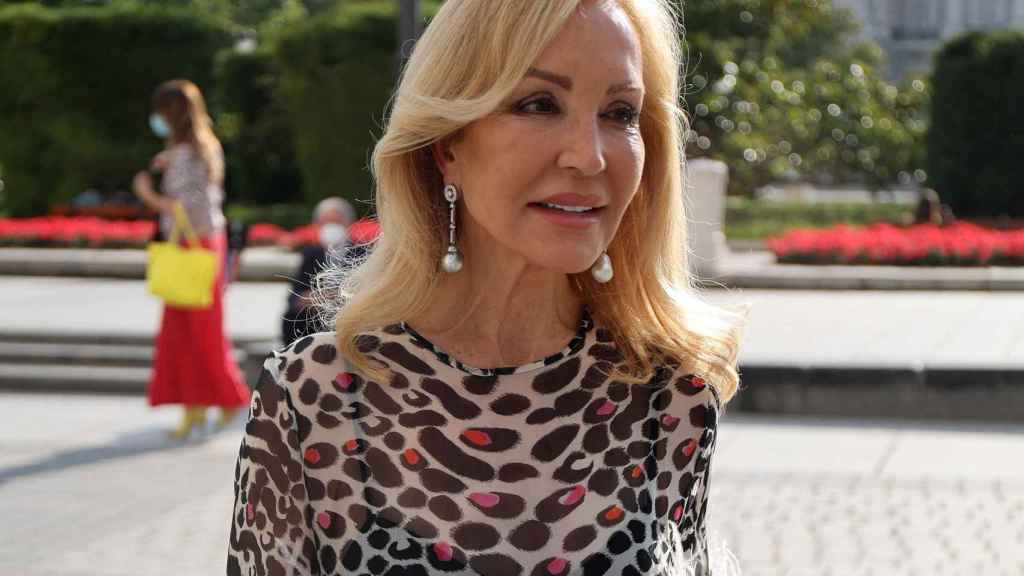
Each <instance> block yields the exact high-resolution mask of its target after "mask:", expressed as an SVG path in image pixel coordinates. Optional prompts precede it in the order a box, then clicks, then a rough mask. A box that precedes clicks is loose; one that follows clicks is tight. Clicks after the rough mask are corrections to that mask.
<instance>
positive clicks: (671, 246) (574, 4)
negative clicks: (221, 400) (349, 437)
mask: <svg viewBox="0 0 1024 576" xmlns="http://www.w3.org/2000/svg"><path fill="white" fill-rule="evenodd" d="M582 1H583V0H561V1H558V2H537V1H536V0H520V1H506V2H481V1H480V0H448V1H447V2H445V3H444V5H443V6H442V8H441V9H440V11H439V12H438V13H437V16H436V17H435V18H434V19H433V21H432V22H431V24H430V26H429V27H428V28H427V30H426V31H425V33H424V35H423V37H422V38H421V39H420V40H419V42H418V43H417V44H416V47H415V49H414V51H413V53H412V56H411V58H410V60H409V62H408V65H407V66H406V68H405V71H404V74H403V76H402V79H401V81H400V83H399V86H398V89H397V92H396V93H395V95H394V98H393V101H392V109H391V114H390V117H389V119H388V122H387V129H386V131H385V133H384V136H383V137H382V138H381V140H380V141H379V142H378V143H377V146H376V148H375V149H374V153H373V166H372V168H373V172H374V175H375V177H376V183H377V190H376V202H377V213H378V217H379V220H380V225H381V235H380V237H379V239H378V240H377V241H376V244H375V246H374V247H373V248H372V251H371V252H370V255H369V256H368V257H367V259H366V260H365V261H364V262H362V263H358V264H356V265H354V266H352V267H349V268H335V269H333V270H327V271H325V272H324V273H323V274H321V276H320V277H319V278H318V280H317V282H318V288H319V290H318V292H319V293H320V297H321V301H322V303H324V304H326V305H327V308H326V310H327V315H328V316H327V317H326V318H325V319H326V320H328V322H330V320H333V321H334V326H335V329H336V331H337V335H338V340H339V346H340V350H341V353H342V355H343V356H344V357H345V358H346V359H347V360H348V361H349V362H350V363H351V364H353V365H354V366H355V367H356V368H358V369H362V370H364V371H366V372H368V373H371V374H376V373H377V371H378V370H379V367H378V366H377V365H375V364H374V363H373V362H372V361H370V359H368V358H367V357H365V356H363V355H362V354H361V353H360V352H359V351H358V348H357V337H358V336H359V334H360V333H363V332H365V331H368V330H372V329H374V328H379V327H380V326H384V325H388V324H393V323H396V322H399V321H402V320H406V319H408V318H412V317H416V316H417V315H419V314H421V313H422V312H423V311H424V310H426V308H427V306H429V305H430V303H431V301H432V298H433V296H434V294H435V289H436V288H437V286H438V284H439V276H440V274H441V272H440V271H439V266H438V264H439V262H440V260H441V256H442V254H443V252H444V250H445V245H444V242H445V240H446V238H447V236H446V234H445V233H446V229H447V222H446V218H447V205H446V204H445V203H444V201H443V198H442V194H441V190H442V186H443V182H442V177H441V174H440V172H439V170H438V168H437V166H436V164H435V162H434V160H433V157H432V154H431V151H430V146H431V144H433V143H435V142H437V141H439V140H441V139H443V138H445V137H447V136H450V135H452V134H454V133H456V132H458V131H459V130H460V129H461V128H463V127H464V126H466V125H467V124H469V123H471V122H473V121H475V120H477V119H480V118H482V117H484V116H487V115H488V114H490V113H492V112H493V111H494V110H495V109H496V108H497V107H498V105H499V103H500V102H502V101H503V100H504V99H505V98H506V97H507V96H508V94H509V93H510V92H511V91H512V90H513V89H514V88H515V87H516V86H517V84H518V83H519V82H520V80H521V79H522V78H523V77H524V76H525V74H526V72H527V70H528V69H529V67H530V66H531V65H532V64H533V62H534V61H535V60H536V59H537V58H538V56H539V55H540V53H541V51H542V50H543V49H544V47H545V46H547V45H548V44H549V43H550V42H551V41H552V39H553V38H554V37H555V36H556V35H557V34H558V32H559V31H560V30H561V28H562V27H563V26H564V24H565V23H566V22H567V21H568V20H569V18H570V17H571V16H572V15H573V14H574V12H575V11H576V10H577V9H578V7H579V5H580V4H581V2H582ZM617 4H618V5H619V6H621V8H622V9H623V10H624V12H625V13H626V14H627V15H628V17H629V19H630V20H631V22H632V24H633V28H634V30H635V32H636V34H637V36H638V37H639V41H640V45H641V50H642V56H643V68H644V70H643V74H644V85H645V89H646V97H645V102H644V105H643V112H642V116H641V118H640V129H641V131H642V135H643V138H644V142H645V144H646V164H645V167H644V171H643V175H642V178H641V184H640V188H639V190H638V191H637V194H636V196H635V199H634V200H633V201H632V203H631V204H630V206H629V208H628V209H627V211H626V213H625V215H624V217H623V219H622V223H621V225H620V227H619V229H618V231H617V233H616V235H615V237H614V239H613V240H612V242H611V244H610V246H609V247H608V255H609V256H610V257H611V259H612V261H613V262H614V266H615V277H614V279H613V280H612V281H611V282H609V283H608V284H605V285H602V284H598V283H597V282H595V281H594V280H593V278H592V277H591V276H590V274H589V273H586V272H585V273H581V274H575V275H573V278H574V280H575V285H576V286H577V288H578V289H579V291H580V294H581V297H582V298H583V300H584V302H585V303H586V304H587V306H588V307H589V309H590V310H591V311H592V313H593V315H594V316H595V318H596V319H597V320H598V322H599V324H603V325H604V326H606V327H607V328H608V329H609V330H610V331H611V332H612V334H613V335H614V338H615V340H616V344H617V346H618V347H619V349H620V350H621V351H622V353H623V355H624V357H625V360H626V361H625V365H626V366H627V367H628V373H627V374H619V375H618V376H620V377H625V378H626V379H628V380H630V381H633V382H642V381H646V380H647V379H649V378H650V377H651V376H652V375H653V373H654V370H655V369H656V364H657V363H658V362H660V361H663V360H665V359H666V356H667V357H668V358H672V359H677V360H678V361H680V362H682V363H683V365H684V366H685V367H686V368H688V369H691V370H693V371H695V372H698V373H701V374H703V375H704V377H705V378H706V379H707V380H708V382H709V383H711V385H712V386H713V387H714V388H715V389H716V391H717V392H718V393H719V396H720V397H721V398H722V399H723V401H725V400H728V399H729V398H731V397H732V396H733V394H734V393H735V391H736V388H737V382H738V375H737V372H736V366H735V365H736V358H737V349H738V344H739V327H740V325H741V323H742V317H741V315H740V314H737V313H733V312H727V311H725V310H722V309H719V308H717V307H714V306H711V305H710V304H708V303H706V302H704V301H703V300H702V299H701V298H700V297H699V296H698V293H697V291H696V289H695V288H694V285H693V279H692V278H691V276H690V273H689V272H688V269H687V257H686V244H685V242H686V223H685V219H684V214H683V180H682V174H683V172H682V170H683V166H682V162H683V147H682V140H681V134H683V133H685V132H684V129H683V126H685V125H687V121H686V117H685V114H684V113H683V112H682V110H681V109H680V108H679V105H678V103H679V96H680V94H679V68H680V49H679V44H680V30H679V28H678V26H677V19H676V17H675V14H674V12H673V9H672V7H671V5H670V3H669V1H668V0H617ZM327 295H329V296H327Z"/></svg>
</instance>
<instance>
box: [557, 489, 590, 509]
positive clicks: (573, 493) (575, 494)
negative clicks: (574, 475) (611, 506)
mask: <svg viewBox="0 0 1024 576" xmlns="http://www.w3.org/2000/svg"><path fill="white" fill-rule="evenodd" d="M586 493H587V489H586V488H584V487H583V485H582V484H577V485H576V486H573V488H572V490H570V491H569V492H567V493H566V494H565V496H562V497H561V498H560V499H559V500H558V502H559V504H561V505H562V506H572V505H573V504H575V503H577V502H579V501H580V500H582V499H583V495H584V494H586Z"/></svg>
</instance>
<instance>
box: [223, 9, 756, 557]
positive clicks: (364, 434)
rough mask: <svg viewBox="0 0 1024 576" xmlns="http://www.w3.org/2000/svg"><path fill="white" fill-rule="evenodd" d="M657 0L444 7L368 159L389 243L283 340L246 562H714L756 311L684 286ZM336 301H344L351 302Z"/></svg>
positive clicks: (249, 453) (264, 386)
mask: <svg viewBox="0 0 1024 576" xmlns="http://www.w3.org/2000/svg"><path fill="white" fill-rule="evenodd" d="M675 21H676V20H675V18H674V17H673V14H672V13H671V11H670V9H669V6H668V2H659V1H655V0H618V1H612V0H604V1H595V0H560V1H553V2H536V1H535V0H507V1H504V2H481V1H480V0H448V1H447V2H446V3H445V4H444V6H443V7H442V8H441V10H440V12H439V13H438V14H437V16H436V17H435V18H434V20H433V21H432V23H431V24H430V26H429V28H428V29H427V30H426V32H425V34H424V36H423V37H422V39H421V40H420V41H419V43H418V44H417V46H416V48H415V50H414V52H413V54H412V57H411V59H410V61H409V64H408V67H407V69H406V70H405V73H404V76H403V78H402V80H401V83H400V86H399V88H398V90H397V93H396V95H395V99H394V103H393V108H392V110H391V114H390V118H389V121H388V125H387V129H386V132H385V134H384V136H383V138H382V139H381V140H380V142H379V143H378V145H377V147H376V149H375V151H374V158H373V166H374V172H375V176H376V179H377V210H378V214H379V217H380V223H381V226H382V234H381V238H380V239H379V241H377V243H376V245H375V247H374V248H373V250H372V252H371V254H370V256H369V257H368V259H367V260H366V261H365V262H363V263H362V264H361V265H360V266H357V267H355V268H354V269H339V270H335V271H332V272H328V273H326V274H324V275H323V276H322V277H321V288H322V294H324V295H328V302H327V303H328V304H334V307H335V310H334V311H333V312H331V314H332V317H333V319H334V321H335V327H336V332H335V333H328V334H317V335H312V336H307V337H305V338H303V339H300V340H298V341H297V342H295V343H294V344H293V345H291V346H290V347H288V348H286V349H284V350H282V351H280V352H278V353H275V355H274V357H273V358H271V359H269V360H268V361H267V363H266V367H265V371H264V373H263V376H262V379H261V381H260V383H259V386H258V390H257V392H256V394H255V396H254V399H253V402H252V404H251V413H250V417H249V421H248V425H247V428H246V435H245V438H244V440H243V443H242V446H241V450H240V454H239V460H238V466H237V469H236V476H235V494H236V498H235V507H234V515H233V517H232V531H231V539H230V545H229V557H228V574H388V575H394V574H417V575H419V574H438V575H440V574H482V575H493V576H506V575H509V576H512V575H523V576H538V575H548V576H561V575H567V574H573V575H588V576H589V575H597V574H608V575H615V576H619V575H623V574H626V575H631V574H670V573H671V574H683V573H698V574H706V573H707V571H708V555H707V551H706V549H707V546H706V542H707V537H706V531H705V526H704V517H705V511H706V509H707V508H706V503H707V497H708V474H709V469H710V463H711V458H712V454H713V452H714V448H715V441H716V423H717V419H718V414H719V413H720V412H721V410H722V407H723V405H724V403H725V402H726V401H728V399H729V398H730V397H731V396H732V395H733V393H734V391H735V390H736V387H737V374H736V369H735V359H736V349H737V329H736V326H737V325H738V321H739V320H740V319H739V318H737V317H734V316H731V315H728V314H726V313H723V312H720V311H718V310H716V309H714V308H711V307H709V306H708V305H706V304H704V303H703V302H702V301H701V300H699V299H698V298H697V297H696V296H695V295H694V294H693V292H692V291H691V289H690V278H689V277H688V275H687V269H686V252H685V246H684V238H685V230H684V217H683V209H682V206H683V198H682V190H683V185H682V181H681V161H682V158H681V148H682V147H681V142H680V134H681V128H682V126H681V125H682V123H683V120H684V118H683V116H682V114H681V112H680V110H679V109H678V108H677V103H678V102H679V92H678V80H679V78H678V69H679V66H680V62H679V55H678V46H679V37H678V30H677V28H676V25H675ZM336 297H337V299H335V298H336Z"/></svg>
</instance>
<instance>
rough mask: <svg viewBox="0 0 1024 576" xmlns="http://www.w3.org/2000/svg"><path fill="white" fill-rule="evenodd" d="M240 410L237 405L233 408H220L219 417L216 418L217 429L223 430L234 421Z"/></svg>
mask: <svg viewBox="0 0 1024 576" xmlns="http://www.w3.org/2000/svg"><path fill="white" fill-rule="evenodd" d="M241 411H242V409H241V408H240V407H237V406H236V407H234V408H221V409H220V418H217V430H223V429H225V428H227V427H228V426H230V425H231V423H232V422H234V421H235V416H238V413H239V412H241Z"/></svg>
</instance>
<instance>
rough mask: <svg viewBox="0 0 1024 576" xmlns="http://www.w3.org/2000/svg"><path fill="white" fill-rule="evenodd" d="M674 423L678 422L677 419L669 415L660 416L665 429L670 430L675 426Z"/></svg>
mask: <svg viewBox="0 0 1024 576" xmlns="http://www.w3.org/2000/svg"><path fill="white" fill-rule="evenodd" d="M676 422H679V418H677V417H675V416H672V415H671V414H662V416H661V424H662V425H663V426H664V427H665V428H671V427H673V426H675V425H676Z"/></svg>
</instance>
